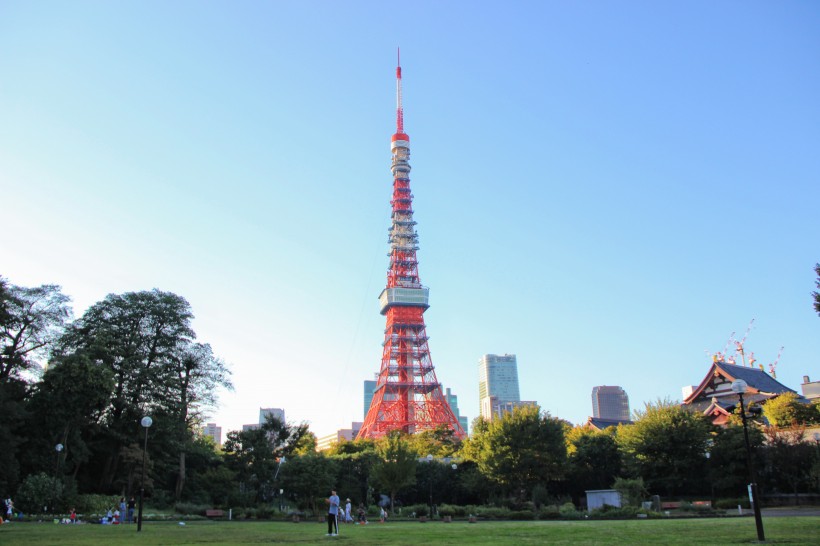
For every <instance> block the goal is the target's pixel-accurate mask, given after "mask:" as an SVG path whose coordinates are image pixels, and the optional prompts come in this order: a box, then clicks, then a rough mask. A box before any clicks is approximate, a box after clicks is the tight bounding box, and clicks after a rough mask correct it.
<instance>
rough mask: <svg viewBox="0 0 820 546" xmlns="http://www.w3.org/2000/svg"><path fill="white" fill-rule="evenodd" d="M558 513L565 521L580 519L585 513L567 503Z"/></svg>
mask: <svg viewBox="0 0 820 546" xmlns="http://www.w3.org/2000/svg"><path fill="white" fill-rule="evenodd" d="M558 513H559V514H561V517H562V518H564V519H580V518H581V517H582V516H583V513H582V512H580V511H579V510H578V509H577V508H575V505H574V504H572V503H571V502H566V503H564V504H562V505H561V506H560V508H558Z"/></svg>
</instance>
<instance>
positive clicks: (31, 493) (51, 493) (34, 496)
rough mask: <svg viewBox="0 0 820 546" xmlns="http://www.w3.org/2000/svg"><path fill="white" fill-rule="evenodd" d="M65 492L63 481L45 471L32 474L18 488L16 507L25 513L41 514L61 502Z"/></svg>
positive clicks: (53, 509) (51, 509) (52, 509)
mask: <svg viewBox="0 0 820 546" xmlns="http://www.w3.org/2000/svg"><path fill="white" fill-rule="evenodd" d="M62 494H63V482H61V481H60V480H59V479H57V478H54V477H52V476H49V475H48V474H46V473H45V472H40V473H39V474H32V475H30V476H29V477H27V478H26V480H25V481H24V482H23V483H22V485H21V486H20V489H18V490H17V503H16V506H15V507H16V508H17V509H18V510H20V511H22V512H23V513H24V514H41V513H44V512H46V511H47V510H50V511H51V512H52V513H54V512H56V510H55V507H56V506H57V505H58V504H60V501H61V499H62Z"/></svg>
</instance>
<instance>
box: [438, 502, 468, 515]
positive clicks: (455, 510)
mask: <svg viewBox="0 0 820 546" xmlns="http://www.w3.org/2000/svg"><path fill="white" fill-rule="evenodd" d="M438 513H439V514H440V515H441V516H451V517H457V518H462V517H465V516H466V515H467V514H468V512H467V508H466V507H465V506H459V505H456V504H439V505H438Z"/></svg>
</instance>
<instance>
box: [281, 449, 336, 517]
mask: <svg viewBox="0 0 820 546" xmlns="http://www.w3.org/2000/svg"><path fill="white" fill-rule="evenodd" d="M336 474H337V462H336V461H335V460H333V459H331V458H329V457H326V456H325V455H324V454H322V453H311V454H309V455H301V456H293V457H292V458H289V459H288V460H287V463H286V464H284V465H282V473H281V478H282V487H283V488H284V489H285V492H286V495H287V496H288V498H290V499H293V500H294V501H296V505H297V506H298V507H299V508H300V509H302V510H305V509H310V510H311V512H312V513H313V514H319V513H321V512H324V511H325V507H326V505H325V502H324V500H325V499H327V498H328V497H329V496H330V490H331V489H332V488H333V487H334V482H335V478H336ZM320 503H321V505H320Z"/></svg>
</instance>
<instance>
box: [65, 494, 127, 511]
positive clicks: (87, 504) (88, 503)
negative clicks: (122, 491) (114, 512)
mask: <svg viewBox="0 0 820 546" xmlns="http://www.w3.org/2000/svg"><path fill="white" fill-rule="evenodd" d="M119 502H120V498H119V497H118V496H116V495H77V496H76V497H75V499H74V506H73V508H74V509H75V510H77V513H78V514H104V513H105V512H106V511H108V509H109V508H111V507H112V506H116V505H118V504H119ZM69 508H72V507H71V506H69Z"/></svg>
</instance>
